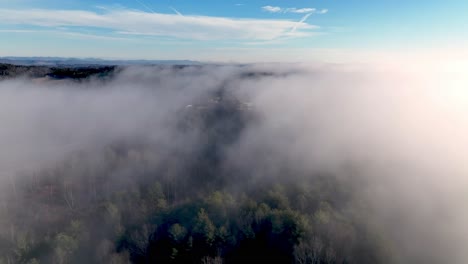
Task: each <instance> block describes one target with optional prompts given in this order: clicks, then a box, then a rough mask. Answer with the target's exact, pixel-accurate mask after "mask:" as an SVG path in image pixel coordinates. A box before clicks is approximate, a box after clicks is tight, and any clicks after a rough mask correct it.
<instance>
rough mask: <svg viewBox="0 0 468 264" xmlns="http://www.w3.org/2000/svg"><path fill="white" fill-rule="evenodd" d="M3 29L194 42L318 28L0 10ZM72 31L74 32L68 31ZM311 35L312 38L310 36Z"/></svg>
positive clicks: (114, 12) (118, 13)
mask: <svg viewBox="0 0 468 264" xmlns="http://www.w3.org/2000/svg"><path fill="white" fill-rule="evenodd" d="M0 21H1V23H2V24H3V25H7V24H10V25H27V26H36V27H37V26H39V27H44V28H51V27H52V28H56V27H86V28H98V29H106V30H109V31H112V32H114V33H115V34H121V33H125V34H127V35H152V36H163V37H172V38H182V39H193V40H250V41H252V40H254V41H255V40H273V39H277V38H281V37H285V36H290V35H291V34H290V32H291V29H295V30H294V31H295V32H296V34H295V36H296V37H304V36H308V35H309V34H311V33H312V32H310V31H311V30H314V29H318V28H319V27H318V26H314V25H311V24H308V23H306V22H305V21H303V22H299V23H298V22H296V21H291V20H282V19H235V18H225V17H212V16H195V15H186V16H181V15H178V14H163V13H149V12H143V11H136V10H127V9H110V10H104V12H103V13H97V12H92V11H82V10H47V9H30V10H12V9H0ZM69 30H73V29H69ZM311 35H312V34H311Z"/></svg>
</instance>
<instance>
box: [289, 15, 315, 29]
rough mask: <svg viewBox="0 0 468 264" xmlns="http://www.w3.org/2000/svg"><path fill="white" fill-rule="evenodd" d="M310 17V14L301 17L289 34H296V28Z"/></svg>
mask: <svg viewBox="0 0 468 264" xmlns="http://www.w3.org/2000/svg"><path fill="white" fill-rule="evenodd" d="M311 15H312V13H308V14H306V15H305V16H303V17H302V18H301V20H300V21H299V22H297V23H296V24H295V25H294V27H293V28H292V29H291V31H290V33H294V32H296V30H297V28H298V27H299V25H300V24H302V23H304V22H305V21H306V20H307V19H308V18H309V17H310V16H311Z"/></svg>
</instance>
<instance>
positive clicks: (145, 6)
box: [135, 0, 156, 13]
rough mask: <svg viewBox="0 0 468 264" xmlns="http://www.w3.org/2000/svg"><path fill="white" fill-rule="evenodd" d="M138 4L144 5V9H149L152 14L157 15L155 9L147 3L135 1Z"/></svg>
mask: <svg viewBox="0 0 468 264" xmlns="http://www.w3.org/2000/svg"><path fill="white" fill-rule="evenodd" d="M135 1H136V2H137V3H139V4H140V5H142V6H143V7H144V8H146V9H148V10H149V11H150V12H151V13H156V12H155V11H154V10H153V9H151V8H150V7H149V6H147V5H146V4H145V3H143V2H142V1H140V0H135Z"/></svg>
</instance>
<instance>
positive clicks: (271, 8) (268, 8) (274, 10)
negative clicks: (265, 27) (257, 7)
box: [262, 5, 282, 13]
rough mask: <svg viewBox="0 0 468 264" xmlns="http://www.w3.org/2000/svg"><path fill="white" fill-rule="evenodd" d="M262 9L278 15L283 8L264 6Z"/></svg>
mask: <svg viewBox="0 0 468 264" xmlns="http://www.w3.org/2000/svg"><path fill="white" fill-rule="evenodd" d="M262 9H263V10H264V11H268V12H271V13H278V12H281V11H282V8H281V7H279V6H269V5H268V6H263V7H262Z"/></svg>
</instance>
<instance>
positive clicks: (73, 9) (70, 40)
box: [0, 0, 468, 62]
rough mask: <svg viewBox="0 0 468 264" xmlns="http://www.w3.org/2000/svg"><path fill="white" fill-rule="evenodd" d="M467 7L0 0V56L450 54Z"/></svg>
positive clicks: (455, 54)
mask: <svg viewBox="0 0 468 264" xmlns="http://www.w3.org/2000/svg"><path fill="white" fill-rule="evenodd" d="M467 11H468V1H466V0H450V1H443V0H426V1H407V0H378V1H376V0H315V1H310V0H309V1H305V0H296V1H286V0H243V1H242V0H223V1H219V0H200V1H188V0H118V1H114V0H14V1H12V0H0V56H59V57H79V58H83V57H96V58H106V59H163V60H167V59H169V60H172V59H189V60H198V61H219V62H275V61H290V62H296V61H315V60H318V61H326V62H340V61H344V60H347V61H364V60H366V59H375V60H382V59H387V60H388V59H392V58H394V57H396V56H412V57H414V58H416V57H418V56H419V57H424V56H426V57H427V56H428V55H427V54H431V55H430V58H431V59H433V58H435V57H434V56H436V57H437V56H438V57H452V58H454V59H457V58H460V57H463V58H467V57H468V56H467V53H468V52H467V49H466V48H464V47H465V46H466V44H468V16H466V12H467ZM434 54H436V55H434ZM460 54H462V55H463V56H460Z"/></svg>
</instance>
